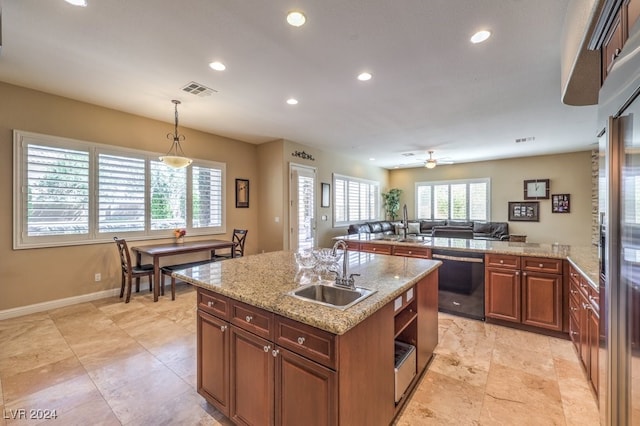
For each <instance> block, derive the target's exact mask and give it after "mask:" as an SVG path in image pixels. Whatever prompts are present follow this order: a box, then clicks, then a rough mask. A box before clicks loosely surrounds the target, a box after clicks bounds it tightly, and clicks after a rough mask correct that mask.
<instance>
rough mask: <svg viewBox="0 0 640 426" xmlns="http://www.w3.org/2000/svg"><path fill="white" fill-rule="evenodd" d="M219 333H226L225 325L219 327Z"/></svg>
mask: <svg viewBox="0 0 640 426" xmlns="http://www.w3.org/2000/svg"><path fill="white" fill-rule="evenodd" d="M220 331H222V332H223V333H224V332H225V331H227V326H226V325H221V326H220Z"/></svg>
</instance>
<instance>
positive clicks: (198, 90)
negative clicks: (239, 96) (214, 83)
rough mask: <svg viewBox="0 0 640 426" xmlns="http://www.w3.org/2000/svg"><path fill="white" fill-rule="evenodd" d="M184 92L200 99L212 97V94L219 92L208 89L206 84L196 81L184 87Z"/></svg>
mask: <svg viewBox="0 0 640 426" xmlns="http://www.w3.org/2000/svg"><path fill="white" fill-rule="evenodd" d="M182 90H184V91H185V92H187V93H191V94H192V95H196V96H200V97H205V96H211V94H213V93H217V92H218V91H217V90H214V89H212V88H210V87H207V86H205V85H204V84H200V83H196V82H195V81H192V82H190V83H189V84H187V85H186V86H184V87H183V88H182Z"/></svg>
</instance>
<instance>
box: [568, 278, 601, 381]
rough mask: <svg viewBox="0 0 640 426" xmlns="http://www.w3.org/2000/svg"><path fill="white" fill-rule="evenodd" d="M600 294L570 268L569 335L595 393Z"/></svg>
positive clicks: (598, 346)
mask: <svg viewBox="0 0 640 426" xmlns="http://www.w3.org/2000/svg"><path fill="white" fill-rule="evenodd" d="M598 299H599V294H598V291H597V290H596V289H595V288H593V287H592V286H591V285H589V283H588V282H587V279H586V278H585V277H584V276H583V275H582V274H580V273H579V272H578V271H577V270H576V269H575V268H574V267H573V266H570V267H569V336H570V337H571V341H572V342H573V344H574V346H575V348H576V352H577V354H578V356H579V357H580V360H581V362H582V366H583V367H584V369H585V372H586V374H587V379H588V380H589V381H590V383H591V385H592V387H593V390H594V391H595V392H596V394H597V393H598V376H599V373H598V368H599V367H598V366H599V362H600V360H599V350H600V312H599V302H598Z"/></svg>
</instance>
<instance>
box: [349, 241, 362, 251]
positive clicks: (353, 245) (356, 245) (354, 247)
mask: <svg viewBox="0 0 640 426" xmlns="http://www.w3.org/2000/svg"><path fill="white" fill-rule="evenodd" d="M345 242H346V243H347V249H349V250H352V251H360V243H359V242H358V241H345Z"/></svg>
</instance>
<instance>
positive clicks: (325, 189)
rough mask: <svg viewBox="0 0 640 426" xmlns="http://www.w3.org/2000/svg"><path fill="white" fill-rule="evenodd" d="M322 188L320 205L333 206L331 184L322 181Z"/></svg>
mask: <svg viewBox="0 0 640 426" xmlns="http://www.w3.org/2000/svg"><path fill="white" fill-rule="evenodd" d="M320 188H321V189H320V207H331V201H330V200H331V185H329V184H328V183H321V184H320Z"/></svg>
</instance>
